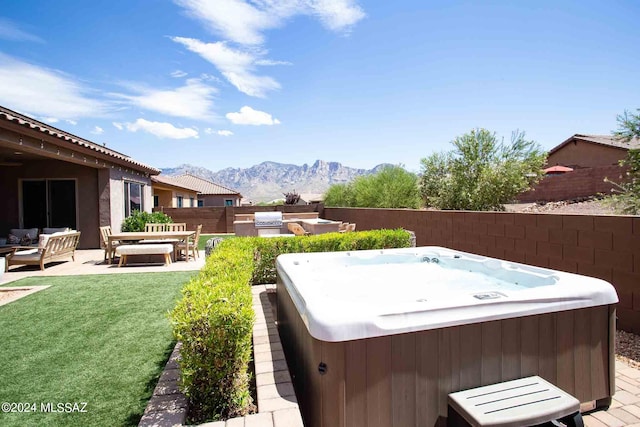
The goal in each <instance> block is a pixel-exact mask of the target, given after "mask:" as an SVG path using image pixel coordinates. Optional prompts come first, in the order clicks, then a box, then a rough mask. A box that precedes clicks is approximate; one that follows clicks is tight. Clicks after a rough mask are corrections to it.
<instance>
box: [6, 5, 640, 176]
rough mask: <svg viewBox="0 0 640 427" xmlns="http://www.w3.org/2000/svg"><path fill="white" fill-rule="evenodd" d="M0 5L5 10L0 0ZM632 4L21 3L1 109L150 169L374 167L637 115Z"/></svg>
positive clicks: (545, 140)
mask: <svg viewBox="0 0 640 427" xmlns="http://www.w3.org/2000/svg"><path fill="white" fill-rule="evenodd" d="M4 1H5V2H6V0H4ZM638 18H640V2H638V1H637V0H628V1H615V0H611V1H584V0H583V1H561V0H555V1H453V0H452V1H426V0H418V1H411V0H403V1H353V0H279V1H278V0H253V1H240V0H215V1H205V0H176V1H155V0H153V1H152V0H147V1H133V0H110V1H105V0H93V1H90V2H85V1H79V0H76V1H71V0H60V1H55V2H52V1H43V0H39V1H36V0H21V1H19V2H12V4H11V7H9V8H7V7H4V8H2V10H1V11H0V82H1V83H0V105H3V106H5V107H8V108H11V109H14V110H17V111H19V112H22V113H25V114H29V115H31V116H33V117H35V118H37V119H39V120H42V121H45V122H47V123H50V124H51V125H53V126H56V127H58V128H61V129H63V130H65V131H68V132H71V133H74V134H76V135H79V136H82V137H84V138H87V139H89V140H92V141H94V142H97V143H105V144H106V145H107V147H109V148H112V149H114V150H117V151H120V152H123V153H125V154H127V155H130V156H131V157H133V158H134V159H136V160H138V161H141V162H144V163H147V164H149V165H152V166H155V167H158V168H163V167H174V166H177V165H179V164H182V163H189V164H193V165H196V166H201V167H206V168H209V169H211V170H219V169H223V168H226V167H249V166H252V165H254V164H257V163H260V162H262V161H266V160H270V161H278V162H283V163H293V164H299V165H301V164H303V163H308V164H310V163H312V162H313V161H315V160H316V159H322V160H327V161H339V162H342V163H343V164H345V165H347V166H352V167H361V168H371V167H374V166H375V165H377V164H380V163H384V162H387V163H393V164H402V165H404V166H405V167H407V169H409V170H413V171H416V172H417V171H419V162H420V159H421V158H423V157H426V156H428V155H430V154H431V153H433V152H436V151H443V150H449V149H450V148H451V146H450V144H449V142H450V141H451V140H452V139H454V138H455V137H456V136H458V135H462V134H464V133H465V132H468V131H469V130H471V129H473V128H476V127H484V128H487V129H489V130H491V131H495V132H496V133H497V134H498V136H500V137H504V138H505V139H506V140H508V139H509V138H510V135H511V132H512V131H514V130H516V129H519V130H522V131H525V132H526V134H527V137H528V138H529V139H533V140H535V141H536V142H538V143H539V144H540V145H541V146H542V147H543V148H545V149H550V148H552V147H554V146H555V145H557V144H559V143H560V142H562V141H563V140H565V139H566V138H568V137H570V136H571V135H573V134H574V133H593V134H608V133H610V132H611V131H612V130H614V129H615V128H616V126H617V124H616V115H617V114H620V113H622V112H623V111H624V110H635V109H636V108H640V84H638V80H639V78H638V76H639V75H640V56H639V55H638V46H640V31H639V30H638V26H637V22H638Z"/></svg>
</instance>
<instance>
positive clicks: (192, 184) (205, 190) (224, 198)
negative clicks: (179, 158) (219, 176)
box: [172, 174, 242, 207]
mask: <svg viewBox="0 0 640 427" xmlns="http://www.w3.org/2000/svg"><path fill="white" fill-rule="evenodd" d="M172 179H173V180H174V181H177V182H179V183H180V184H182V185H184V186H185V187H188V188H192V189H194V190H196V191H198V206H199V207H200V206H240V201H241V200H242V194H240V193H238V192H237V191H235V190H231V189H229V188H227V187H223V186H222V185H219V184H216V183H215V182H211V181H208V180H206V179H203V178H199V177H197V176H194V175H191V174H184V175H178V176H174V177H172Z"/></svg>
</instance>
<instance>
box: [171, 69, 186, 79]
mask: <svg viewBox="0 0 640 427" xmlns="http://www.w3.org/2000/svg"><path fill="white" fill-rule="evenodd" d="M186 75H187V73H185V72H184V71H182V70H175V71H173V72H172V73H171V77H175V78H177V79H179V78H182V77H185V76H186Z"/></svg>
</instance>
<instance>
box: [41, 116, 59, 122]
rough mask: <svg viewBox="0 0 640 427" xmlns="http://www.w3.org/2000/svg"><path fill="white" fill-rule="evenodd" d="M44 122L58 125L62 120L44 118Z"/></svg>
mask: <svg viewBox="0 0 640 427" xmlns="http://www.w3.org/2000/svg"><path fill="white" fill-rule="evenodd" d="M42 121H43V122H47V123H58V122H59V121H60V119H58V118H56V117H43V118H42Z"/></svg>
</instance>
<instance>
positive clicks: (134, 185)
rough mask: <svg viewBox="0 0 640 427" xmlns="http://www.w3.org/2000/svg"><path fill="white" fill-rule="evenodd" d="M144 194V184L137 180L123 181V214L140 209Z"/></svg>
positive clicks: (126, 214)
mask: <svg viewBox="0 0 640 427" xmlns="http://www.w3.org/2000/svg"><path fill="white" fill-rule="evenodd" d="M143 194H144V184H140V183H138V182H130V181H125V182H124V216H125V217H127V216H130V215H131V214H132V213H133V211H141V210H142V206H143V205H144V204H143V202H144V200H143Z"/></svg>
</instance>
